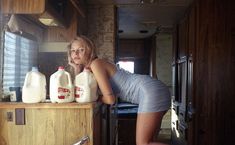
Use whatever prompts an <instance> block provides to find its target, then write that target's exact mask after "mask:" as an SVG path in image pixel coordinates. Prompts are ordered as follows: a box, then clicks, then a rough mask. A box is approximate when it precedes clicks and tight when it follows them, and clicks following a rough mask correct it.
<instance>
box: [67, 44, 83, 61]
mask: <svg viewBox="0 0 235 145" xmlns="http://www.w3.org/2000/svg"><path fill="white" fill-rule="evenodd" d="M70 52H71V59H72V61H73V62H74V63H75V64H85V48H84V46H83V45H82V44H81V43H79V41H74V42H73V43H72V45H71V50H70Z"/></svg>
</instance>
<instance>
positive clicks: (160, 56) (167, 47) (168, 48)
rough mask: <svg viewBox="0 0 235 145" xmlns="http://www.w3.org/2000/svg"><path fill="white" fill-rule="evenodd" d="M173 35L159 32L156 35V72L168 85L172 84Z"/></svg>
mask: <svg viewBox="0 0 235 145" xmlns="http://www.w3.org/2000/svg"><path fill="white" fill-rule="evenodd" d="M172 39H173V38H172V35H171V34H159V35H157V37H156V44H157V48H156V69H157V70H156V72H157V76H158V79H160V80H162V81H163V82H164V83H165V84H166V85H167V86H169V87H171V86H172V75H171V58H172V48H173V46H172V45H173V44H172Z"/></svg>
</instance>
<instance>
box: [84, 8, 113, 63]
mask: <svg viewBox="0 0 235 145" xmlns="http://www.w3.org/2000/svg"><path fill="white" fill-rule="evenodd" d="M115 13H116V8H115V6H113V5H102V6H101V5H90V6H88V13H87V15H88V37H89V38H90V39H91V40H92V41H93V42H94V43H95V45H96V47H97V50H96V52H97V54H98V56H99V57H100V58H105V59H108V60H110V61H114V56H115V53H114V52H115V34H116V24H115V20H116V18H115V17H116V14H115Z"/></svg>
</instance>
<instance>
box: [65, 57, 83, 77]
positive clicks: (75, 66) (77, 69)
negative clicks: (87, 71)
mask: <svg viewBox="0 0 235 145" xmlns="http://www.w3.org/2000/svg"><path fill="white" fill-rule="evenodd" d="M68 64H69V65H70V66H71V67H72V68H73V69H74V73H75V75H77V74H79V73H80V72H81V71H82V70H83V68H84V66H83V65H82V64H75V63H74V61H73V60H72V59H71V57H68Z"/></svg>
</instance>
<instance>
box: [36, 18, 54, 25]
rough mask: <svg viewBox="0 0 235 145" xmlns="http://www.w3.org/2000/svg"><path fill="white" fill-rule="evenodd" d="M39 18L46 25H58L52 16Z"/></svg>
mask: <svg viewBox="0 0 235 145" xmlns="http://www.w3.org/2000/svg"><path fill="white" fill-rule="evenodd" d="M38 20H39V21H40V22H41V23H43V24H44V25H46V26H58V23H57V22H55V20H54V19H51V18H39V19H38Z"/></svg>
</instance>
